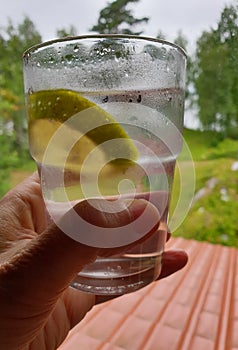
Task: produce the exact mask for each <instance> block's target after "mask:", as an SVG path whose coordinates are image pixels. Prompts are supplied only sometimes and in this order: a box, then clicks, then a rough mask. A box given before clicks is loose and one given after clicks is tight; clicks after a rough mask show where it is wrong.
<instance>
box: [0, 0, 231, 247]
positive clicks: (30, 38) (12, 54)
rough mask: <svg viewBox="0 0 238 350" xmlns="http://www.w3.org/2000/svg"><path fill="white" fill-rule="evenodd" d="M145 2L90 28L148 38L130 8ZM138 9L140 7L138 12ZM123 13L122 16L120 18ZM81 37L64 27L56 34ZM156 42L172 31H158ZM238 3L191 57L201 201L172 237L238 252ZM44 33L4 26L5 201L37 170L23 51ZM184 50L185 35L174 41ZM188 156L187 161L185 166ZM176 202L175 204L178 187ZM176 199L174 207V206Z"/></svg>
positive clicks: (0, 47) (112, 5) (115, 7)
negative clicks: (237, 165)
mask: <svg viewBox="0 0 238 350" xmlns="http://www.w3.org/2000/svg"><path fill="white" fill-rule="evenodd" d="M138 1H139V0H115V1H112V2H109V3H108V5H107V6H106V7H105V8H104V9H102V10H101V11H100V13H99V16H98V21H97V23H95V25H94V26H93V27H92V28H91V30H92V31H97V32H99V33H126V34H138V35H141V34H143V31H142V30H141V26H142V24H143V25H146V23H148V21H149V18H148V17H143V18H136V17H134V15H133V11H132V10H129V8H132V7H131V6H129V7H128V5H131V4H133V3H134V5H135V4H136V3H138ZM133 8H134V7H133ZM118 14H120V16H119V15H118ZM77 34H80V33H79V32H78V31H77V28H75V27H74V26H71V27H70V28H60V29H58V30H56V36H58V37H64V36H68V35H77ZM157 37H158V38H161V39H166V34H165V33H163V32H162V31H161V29H160V28H158V36H157ZM237 37H238V5H237V1H234V4H233V3H231V4H230V5H227V6H225V7H224V9H222V11H221V15H220V18H219V21H218V23H217V25H216V26H215V27H214V28H210V29H209V30H207V31H204V32H203V33H201V35H200V37H199V39H198V41H197V43H196V49H195V51H194V52H193V53H192V54H191V55H190V56H189V57H188V69H187V72H188V73H187V89H186V105H187V108H189V109H193V110H196V111H197V117H198V119H199V121H200V130H185V133H184V137H185V140H186V141H187V144H188V146H189V147H190V149H191V152H192V156H193V159H194V165H195V170H196V191H195V193H196V196H195V200H194V202H193V203H192V205H191V208H190V211H189V213H188V215H187V217H186V219H185V220H184V222H183V223H182V225H181V226H180V227H179V228H178V229H177V230H176V231H175V232H174V235H179V236H184V237H186V238H194V239H198V240H207V241H209V242H212V243H222V244H225V245H233V246H237V247H238V232H237V225H236V214H237V209H238V171H237V170H232V165H234V163H235V162H236V161H237V160H238V103H237V101H238V59H237V57H238V40H237ZM41 40H42V38H41V34H40V33H39V32H38V31H37V30H36V28H35V25H34V23H33V22H32V21H31V19H30V18H28V17H25V18H24V20H23V21H22V23H19V24H17V25H14V24H13V23H12V22H11V20H9V23H8V25H7V27H5V28H0V196H2V195H3V194H4V193H6V191H7V190H8V189H9V188H11V187H12V186H14V185H15V184H16V183H18V182H19V181H21V179H22V178H24V177H25V176H27V175H28V174H29V173H31V172H32V171H33V170H35V164H34V162H33V161H32V160H31V158H30V156H29V152H28V144H27V125H26V116H25V111H24V92H23V78H22V63H21V62H22V53H23V51H24V50H25V49H27V48H28V47H30V46H32V45H35V44H38V43H40V42H41ZM174 42H175V43H177V44H179V45H180V46H182V47H183V48H184V49H185V50H186V47H187V44H188V43H187V39H186V37H185V36H184V35H183V33H182V31H181V30H180V31H179V32H178V33H177V37H176V39H175V40H174ZM182 161H183V159H181V162H182ZM177 182H178V181H177V180H176V179H175V189H174V195H173V198H174V199H173V201H174V202H175V201H176V196H177V192H176V191H178V190H177V188H178V186H176V183H177ZM173 201H172V209H173V205H174V204H173V203H174V202H173Z"/></svg>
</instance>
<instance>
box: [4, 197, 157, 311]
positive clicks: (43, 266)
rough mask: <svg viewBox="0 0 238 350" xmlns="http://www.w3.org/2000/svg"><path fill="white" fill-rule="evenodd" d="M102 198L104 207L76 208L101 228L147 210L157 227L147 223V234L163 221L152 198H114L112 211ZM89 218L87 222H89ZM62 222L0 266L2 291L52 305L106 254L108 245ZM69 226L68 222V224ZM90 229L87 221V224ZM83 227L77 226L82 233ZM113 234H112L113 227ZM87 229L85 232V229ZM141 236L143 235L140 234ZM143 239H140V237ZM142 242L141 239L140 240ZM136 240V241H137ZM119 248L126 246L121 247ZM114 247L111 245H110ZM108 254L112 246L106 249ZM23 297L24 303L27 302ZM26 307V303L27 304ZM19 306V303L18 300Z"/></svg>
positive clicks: (66, 219)
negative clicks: (87, 239)
mask: <svg viewBox="0 0 238 350" xmlns="http://www.w3.org/2000/svg"><path fill="white" fill-rule="evenodd" d="M97 201H100V210H98V209H94V206H92V203H90V202H89V201H82V202H80V203H78V204H77V205H76V206H75V208H73V209H72V210H74V211H76V212H77V213H78V215H79V216H81V217H83V218H84V220H86V221H87V222H88V225H90V222H91V223H93V224H94V225H98V226H99V227H101V228H105V229H107V230H108V228H115V227H119V226H120V227H125V234H128V230H127V225H128V224H129V223H130V222H133V221H134V220H135V219H137V218H139V217H140V216H141V214H142V213H143V221H145V222H151V221H153V222H154V223H155V224H154V225H153V227H150V228H149V227H147V226H148V225H147V226H146V225H144V230H145V232H144V235H143V238H144V237H145V235H147V234H149V233H152V232H155V231H156V230H157V228H158V225H159V219H160V216H159V213H158V211H157V209H156V208H155V207H154V206H153V205H152V204H151V203H149V202H148V201H146V200H142V199H136V200H134V201H133V202H130V205H128V202H127V203H126V202H124V201H120V200H117V201H112V202H110V208H112V209H114V210H111V211H110V212H108V211H107V210H105V211H104V209H108V208H104V206H105V205H108V203H106V202H107V201H105V200H104V201H103V200H102V201H101V200H97ZM69 217H70V215H69V213H67V214H66V215H65V216H63V217H62V219H61V222H60V223H61V224H62V223H64V222H66V223H69ZM86 221H85V222H86ZM60 227H61V225H57V224H55V223H54V224H52V225H51V226H50V227H49V228H48V229H47V230H46V231H45V232H44V233H42V234H41V235H39V236H37V237H36V238H35V239H33V240H32V241H31V242H29V243H28V244H27V245H26V246H25V248H24V249H23V250H22V251H21V252H20V253H18V254H17V255H15V256H14V257H13V258H12V259H11V260H10V261H9V262H8V263H5V264H4V265H2V267H1V268H0V291H5V293H6V295H7V297H8V298H9V297H10V298H12V300H14V299H16V298H15V296H16V295H17V296H18V301H19V296H21V299H22V298H23V299H24V300H26V301H27V302H29V300H31V304H34V305H35V307H37V305H38V307H39V308H41V307H42V305H50V304H51V305H52V303H55V302H56V301H57V299H58V297H59V295H60V294H61V293H62V291H64V289H65V288H66V287H67V286H68V285H69V283H70V281H71V280H72V279H73V278H74V277H75V275H76V273H77V272H78V271H80V270H81V269H83V267H84V266H85V265H87V264H89V263H91V262H93V261H94V260H95V259H96V257H97V256H98V255H101V254H103V253H102V252H104V250H105V249H104V248H102V249H101V248H98V247H93V246H88V245H85V244H82V243H80V242H78V241H76V240H74V239H72V238H71V237H69V236H68V235H67V234H65V233H64V232H63V231H62V230H61V229H60ZM65 227H67V225H66V226H65ZM83 229H84V230H87V225H86V224H85V225H84V227H83ZM81 230H82V227H77V231H78V232H79V233H80V232H81ZM108 231H109V234H110V230H108ZM84 233H85V232H84ZM140 239H141V235H140ZM140 239H139V240H140ZM136 243H138V241H137V242H136ZM136 243H135V242H133V243H132V245H134V244H136ZM117 249H118V250H119V251H120V249H123V247H122V248H121V247H119V248H117ZM109 250H110V249H109ZM106 251H107V255H108V249H106ZM24 300H23V305H25V304H24ZM23 307H24V306H23ZM18 309H19V304H18Z"/></svg>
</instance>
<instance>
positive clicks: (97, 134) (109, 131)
mask: <svg viewBox="0 0 238 350" xmlns="http://www.w3.org/2000/svg"><path fill="white" fill-rule="evenodd" d="M27 98H28V116H29V132H30V139H31V142H30V143H31V148H32V149H33V154H35V153H37V154H38V155H37V156H35V157H36V158H37V157H39V154H43V151H44V150H45V149H46V146H47V144H48V142H49V140H50V138H51V137H52V135H53V133H54V132H55V131H56V130H57V128H58V127H59V126H60V125H61V124H62V123H65V122H66V121H69V120H71V117H73V116H75V115H77V123H76V124H75V123H74V122H73V123H70V124H68V123H66V124H67V127H68V125H69V127H70V128H71V132H74V133H75V135H74V136H75V137H77V136H78V139H79V138H80V140H79V141H78V142H76V143H75V145H74V148H73V150H72V152H71V153H70V158H71V160H72V161H71V165H72V164H73V163H74V162H77V163H78V164H79V163H82V161H83V159H84V158H85V156H86V155H87V154H88V152H89V151H90V150H91V149H92V143H93V145H94V146H95V144H96V145H100V147H99V148H100V152H104V153H105V154H106V155H107V159H108V160H109V161H110V162H112V163H115V164H120V163H123V164H125V163H126V162H129V163H130V161H134V160H136V159H137V157H138V150H137V148H136V147H135V145H134V143H133V142H132V140H131V139H130V138H129V136H128V134H127V133H126V131H125V130H124V129H123V127H122V126H121V125H120V124H119V123H118V122H116V120H115V119H114V118H113V117H112V116H111V115H110V114H109V113H108V112H106V111H105V110H103V109H102V108H100V107H99V106H97V105H96V104H95V103H93V102H91V101H89V100H88V99H86V98H85V97H83V96H82V95H80V94H78V93H77V92H75V91H72V90H64V89H57V90H41V91H38V92H35V93H32V94H29V95H28V96H27ZM79 112H83V113H79ZM77 133H78V135H77ZM82 136H83V137H82ZM113 139H120V141H121V140H122V142H120V143H118V142H115V146H113V144H114V143H113V142H110V147H108V145H107V143H106V141H109V140H113ZM86 144H88V147H87V146H86ZM56 147H57V145H56ZM78 154H80V155H81V158H80V157H78ZM121 155H122V156H121ZM33 156H34V155H33ZM73 160H74V161H73Z"/></svg>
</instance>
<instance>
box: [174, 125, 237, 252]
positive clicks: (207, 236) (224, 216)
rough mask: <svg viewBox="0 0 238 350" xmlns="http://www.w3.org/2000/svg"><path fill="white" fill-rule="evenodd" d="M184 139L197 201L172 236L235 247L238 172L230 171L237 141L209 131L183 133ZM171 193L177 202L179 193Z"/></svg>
mask: <svg viewBox="0 0 238 350" xmlns="http://www.w3.org/2000/svg"><path fill="white" fill-rule="evenodd" d="M184 137H185V140H186V142H187V144H188V146H189V148H190V151H191V153H192V155H193V159H194V165H195V171H196V186H195V187H196V188H195V193H196V196H195V199H196V200H194V202H193V204H192V206H191V208H190V211H189V213H188V215H187V217H186V218H185V220H184V222H183V223H182V224H181V226H180V227H179V228H178V229H177V230H176V231H175V232H174V233H173V235H174V236H182V237H185V238H188V239H196V240H200V241H208V242H211V243H219V244H223V245H228V246H235V247H238V228H237V223H236V217H237V212H238V171H237V170H232V164H233V163H234V162H235V161H238V141H237V140H232V139H229V138H225V139H224V138H223V137H222V135H221V134H220V133H217V132H212V131H205V132H201V131H195V130H185V132H184ZM182 161H183V160H182ZM212 183H213V185H212ZM175 186H178V184H177V181H176V178H175ZM201 189H202V192H200V191H201ZM173 192H174V193H175V196H174V197H175V199H176V196H177V195H178V189H177V188H175V189H174V191H173ZM199 193H200V195H199ZM175 199H174V200H175ZM172 207H173V203H172Z"/></svg>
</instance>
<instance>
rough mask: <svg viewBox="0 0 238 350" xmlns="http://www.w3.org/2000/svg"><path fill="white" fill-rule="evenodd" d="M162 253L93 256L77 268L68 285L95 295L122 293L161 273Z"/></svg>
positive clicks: (148, 282)
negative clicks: (73, 277) (86, 264)
mask: <svg viewBox="0 0 238 350" xmlns="http://www.w3.org/2000/svg"><path fill="white" fill-rule="evenodd" d="M161 260H162V253H161V254H159V255H158V254H157V255H156V256H151V254H150V255H146V254H144V255H141V256H138V254H136V255H135V257H133V255H126V256H123V257H117V258H116V257H114V258H110V259H104V258H103V259H100V258H99V259H97V260H96V261H95V263H93V264H90V265H89V266H88V267H87V268H85V269H84V270H83V271H81V272H80V273H79V274H78V275H77V277H76V278H75V279H74V280H73V281H72V282H71V286H72V287H73V288H75V289H79V290H81V291H84V292H87V293H92V294H95V295H123V294H126V293H131V292H134V291H136V290H138V289H140V288H143V287H145V286H146V285H148V284H150V283H151V282H153V281H154V280H156V279H157V278H158V276H159V274H160V272H161Z"/></svg>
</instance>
